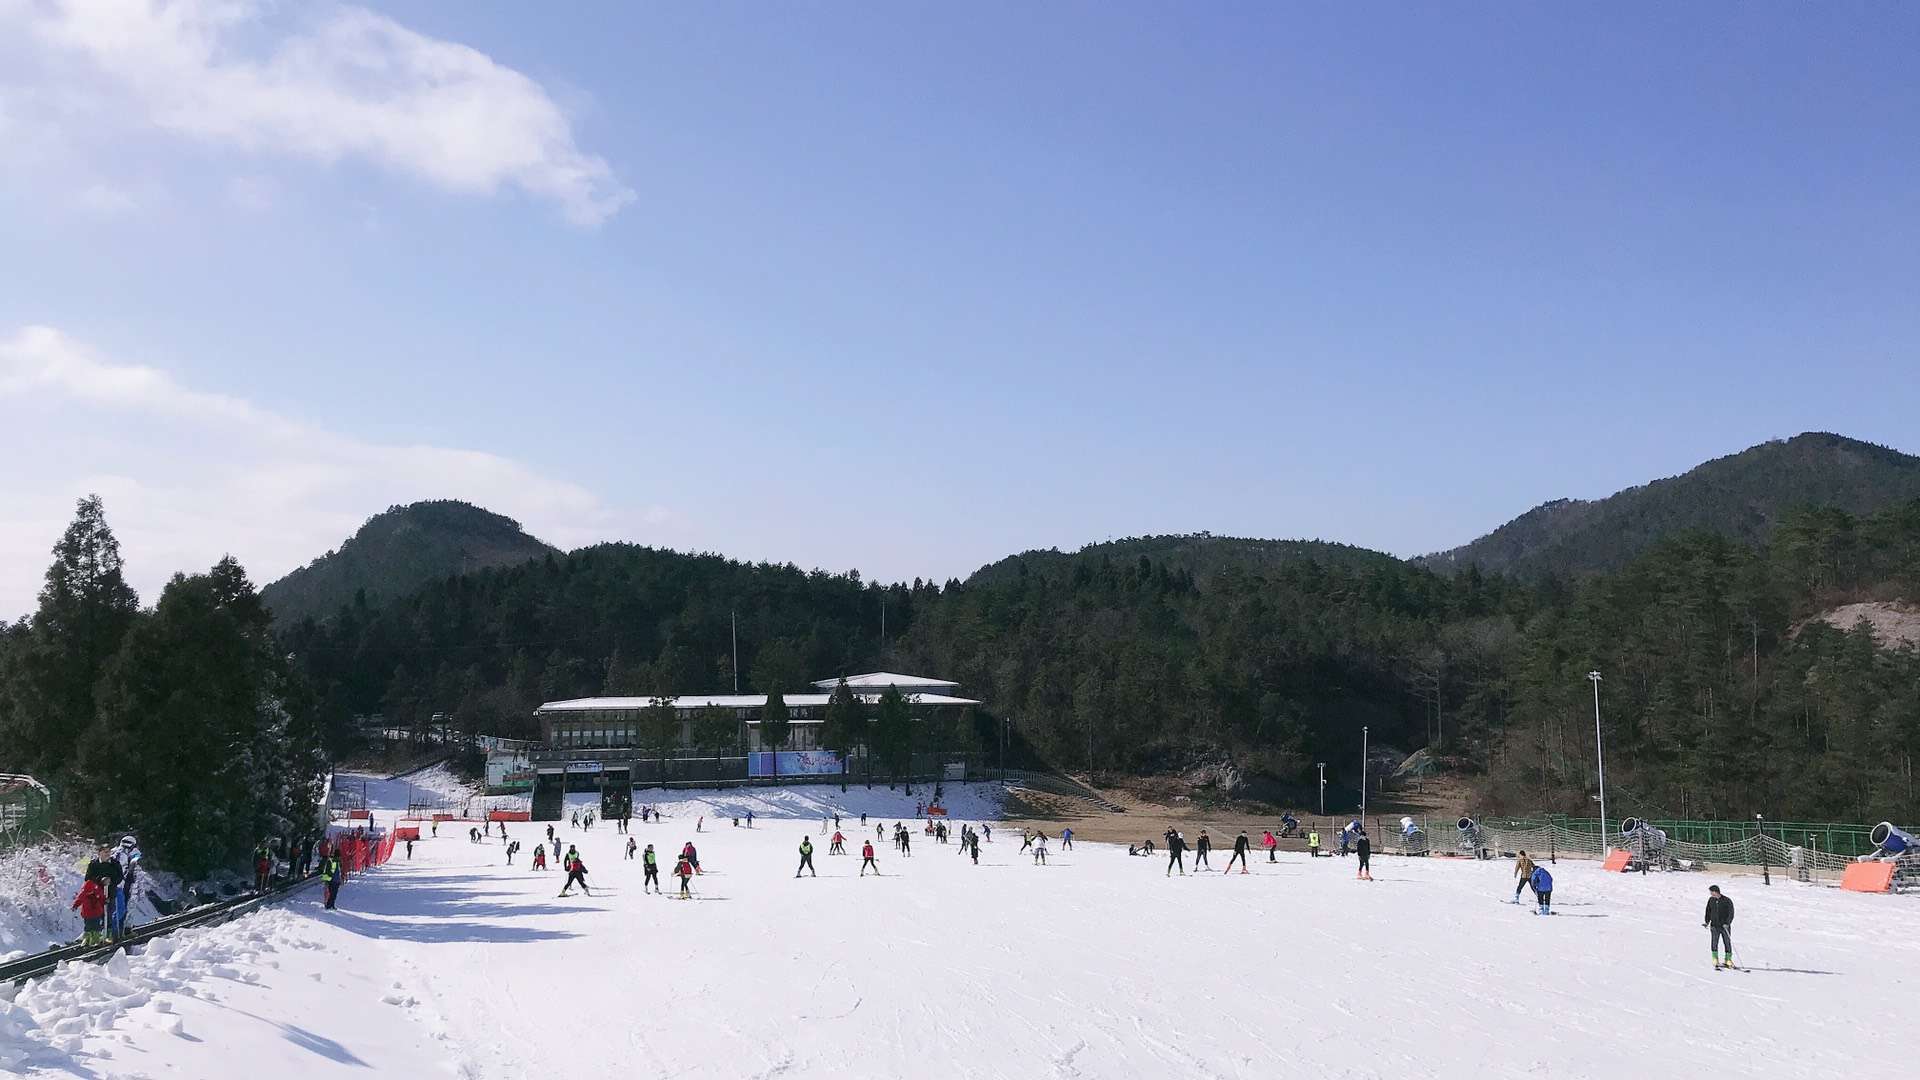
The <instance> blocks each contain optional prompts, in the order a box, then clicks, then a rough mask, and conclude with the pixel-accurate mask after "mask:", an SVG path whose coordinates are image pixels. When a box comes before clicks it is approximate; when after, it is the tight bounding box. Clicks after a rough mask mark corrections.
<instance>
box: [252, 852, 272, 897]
mask: <svg viewBox="0 0 1920 1080" xmlns="http://www.w3.org/2000/svg"><path fill="white" fill-rule="evenodd" d="M272 878H273V851H272V849H271V848H269V847H267V842H266V841H265V840H262V841H260V842H259V843H258V844H255V845H254V846H253V891H254V892H257V893H262V892H266V891H267V885H268V884H269V883H270V882H271V881H272Z"/></svg>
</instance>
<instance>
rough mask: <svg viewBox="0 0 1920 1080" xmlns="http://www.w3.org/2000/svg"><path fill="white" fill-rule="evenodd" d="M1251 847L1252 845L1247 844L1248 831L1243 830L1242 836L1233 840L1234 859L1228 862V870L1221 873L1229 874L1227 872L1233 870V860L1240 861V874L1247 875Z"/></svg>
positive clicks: (1241, 831)
mask: <svg viewBox="0 0 1920 1080" xmlns="http://www.w3.org/2000/svg"><path fill="white" fill-rule="evenodd" d="M1249 846H1250V845H1249V844H1248V842H1247V830H1245V829H1241V830H1240V835H1239V836H1236V837H1234V838H1233V857H1232V858H1230V859H1228V860H1227V869H1226V870H1222V871H1220V872H1221V873H1223V874H1224V873H1227V871H1229V870H1232V869H1233V860H1234V859H1239V860H1240V872H1241V873H1243V874H1244V873H1246V872H1247V848H1248V847H1249Z"/></svg>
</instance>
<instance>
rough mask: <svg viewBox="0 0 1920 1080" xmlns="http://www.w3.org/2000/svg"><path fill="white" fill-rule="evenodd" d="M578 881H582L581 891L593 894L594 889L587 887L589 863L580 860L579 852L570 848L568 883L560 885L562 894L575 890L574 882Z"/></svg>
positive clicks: (589, 894) (568, 851)
mask: <svg viewBox="0 0 1920 1080" xmlns="http://www.w3.org/2000/svg"><path fill="white" fill-rule="evenodd" d="M576 881H577V882H579V883H580V891H581V892H583V893H586V894H587V895H588V896H592V895H593V890H592V889H589V888H587V864H586V863H584V862H581V861H580V855H579V853H578V852H576V851H574V850H573V849H572V848H568V849H567V880H566V884H564V885H561V886H560V895H561V896H566V895H568V894H570V893H571V892H572V891H573V884H574V882H576Z"/></svg>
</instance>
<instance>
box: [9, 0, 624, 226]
mask: <svg viewBox="0 0 1920 1080" xmlns="http://www.w3.org/2000/svg"><path fill="white" fill-rule="evenodd" d="M282 10H284V9H282ZM292 10H293V12H294V15H292V16H291V20H289V19H288V18H283V17H279V13H278V12H277V11H276V9H274V8H271V7H268V6H265V5H262V4H260V3H256V2H252V0H0V36H5V35H7V34H9V33H15V32H17V33H18V34H20V36H22V37H26V38H28V39H30V40H32V41H33V42H35V43H36V44H37V46H38V47H39V48H40V49H42V50H44V51H45V53H46V54H47V56H48V57H49V60H48V62H47V63H44V64H42V65H39V66H38V70H37V73H36V74H35V75H34V76H33V77H34V78H36V79H39V80H42V81H43V82H45V83H47V84H50V85H31V84H22V83H21V82H20V80H19V77H18V76H16V77H15V78H14V80H12V81H13V83H14V85H13V86H12V88H11V90H12V95H13V96H15V97H19V98H21V99H22V100H28V101H33V100H44V99H45V98H47V97H49V96H51V97H53V98H56V99H62V100H65V99H69V98H73V97H86V96H88V95H89V94H91V93H93V92H96V91H99V92H104V93H107V94H109V95H111V96H112V97H114V98H115V104H116V106H117V107H116V108H114V109H112V110H110V112H111V113H112V114H113V115H117V116H132V117H137V118H138V119H139V120H140V121H142V122H143V123H145V124H147V125H150V126H152V127H154V128H157V129H159V130H162V131H166V132H170V133H174V134H177V135H179V136H183V137H187V138H191V139H197V140H202V141H205V142H208V143H214V144H219V145H223V146H228V147H233V148H236V149H238V150H241V151H244V152H249V153H254V154H260V155H272V156H278V157H287V158H298V159H307V160H313V161H319V162H327V163H330V162H336V161H340V160H343V159H348V158H357V159H363V160H366V161H370V162H373V163H375V164H377V165H379V166H381V167H383V168H386V169H390V170H392V171H394V172H397V173H402V174H405V175H408V176H411V177H414V178H416V179H418V180H421V181H424V182H426V183H429V184H432V185H434V186H437V187H440V188H443V189H446V190H449V191H456V192H463V193H473V194H493V193H496V192H498V191H500V190H502V189H504V188H517V189H519V190H520V191H523V192H525V193H526V194H528V195H530V196H533V197H535V198H538V199H543V200H546V201H549V202H551V203H553V204H554V205H556V206H557V207H559V209H560V211H561V212H562V214H564V215H565V217H566V218H567V219H568V220H569V221H571V222H573V223H575V224H578V225H583V226H591V225H597V224H599V223H601V222H603V221H605V220H606V219H607V218H608V217H610V216H612V215H613V214H615V213H617V212H618V211H619V210H620V208H621V207H622V206H624V205H626V204H627V203H628V202H631V201H632V200H633V198H634V195H633V192H632V191H631V190H630V189H628V188H627V187H626V186H625V185H624V184H622V183H621V182H620V180H619V178H618V177H617V176H616V175H615V173H614V171H613V168H612V166H610V165H609V164H608V163H607V162H606V161H605V160H604V159H603V158H601V157H599V156H597V155H594V154H590V153H587V152H585V151H584V150H582V149H581V148H580V147H579V146H578V145H577V143H576V141H575V138H574V132H573V124H572V121H571V120H570V119H569V117H568V116H567V115H566V113H565V112H564V111H563V110H562V109H561V108H560V106H559V105H558V104H556V103H555V102H554V100H553V99H552V97H550V96H549V95H548V94H547V92H546V91H545V90H544V89H543V88H542V87H541V86H540V84H539V83H537V82H535V81H534V80H533V79H530V78H528V77H527V76H526V75H523V74H521V73H520V72H518V71H515V70H514V69H512V68H510V67H506V66H504V65H502V64H499V63H497V62H495V61H494V60H493V59H492V58H491V57H489V56H487V55H486V54H485V53H482V52H480V51H478V50H476V49H473V48H469V47H468V46H465V45H461V44H459V43H456V42H452V41H444V40H441V39H438V38H433V37H428V36H427V35H425V34H421V33H418V32H416V31H413V30H410V29H408V28H407V27H405V26H402V25H401V24H399V23H398V22H395V21H394V20H392V19H390V18H387V17H386V16H384V15H381V14H378V13H376V12H372V11H369V10H366V9H365V8H360V7H354V6H351V5H336V6H326V7H318V8H313V7H306V6H299V5H296V6H294V7H293V9H292ZM289 21H291V25H289ZM0 78H4V77H0ZM22 112H23V110H22V109H20V108H18V107H15V108H8V107H7V105H6V102H5V101H4V100H0V115H4V116H7V117H8V118H10V122H11V123H14V124H17V123H19V122H20V120H21V114H22Z"/></svg>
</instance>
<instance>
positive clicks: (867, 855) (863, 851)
mask: <svg viewBox="0 0 1920 1080" xmlns="http://www.w3.org/2000/svg"><path fill="white" fill-rule="evenodd" d="M869 866H871V867H873V872H874V873H875V874H879V873H880V864H879V863H877V862H874V861H873V841H871V840H868V841H866V842H865V843H863V844H861V845H860V876H861V877H866V876H867V867H869Z"/></svg>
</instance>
